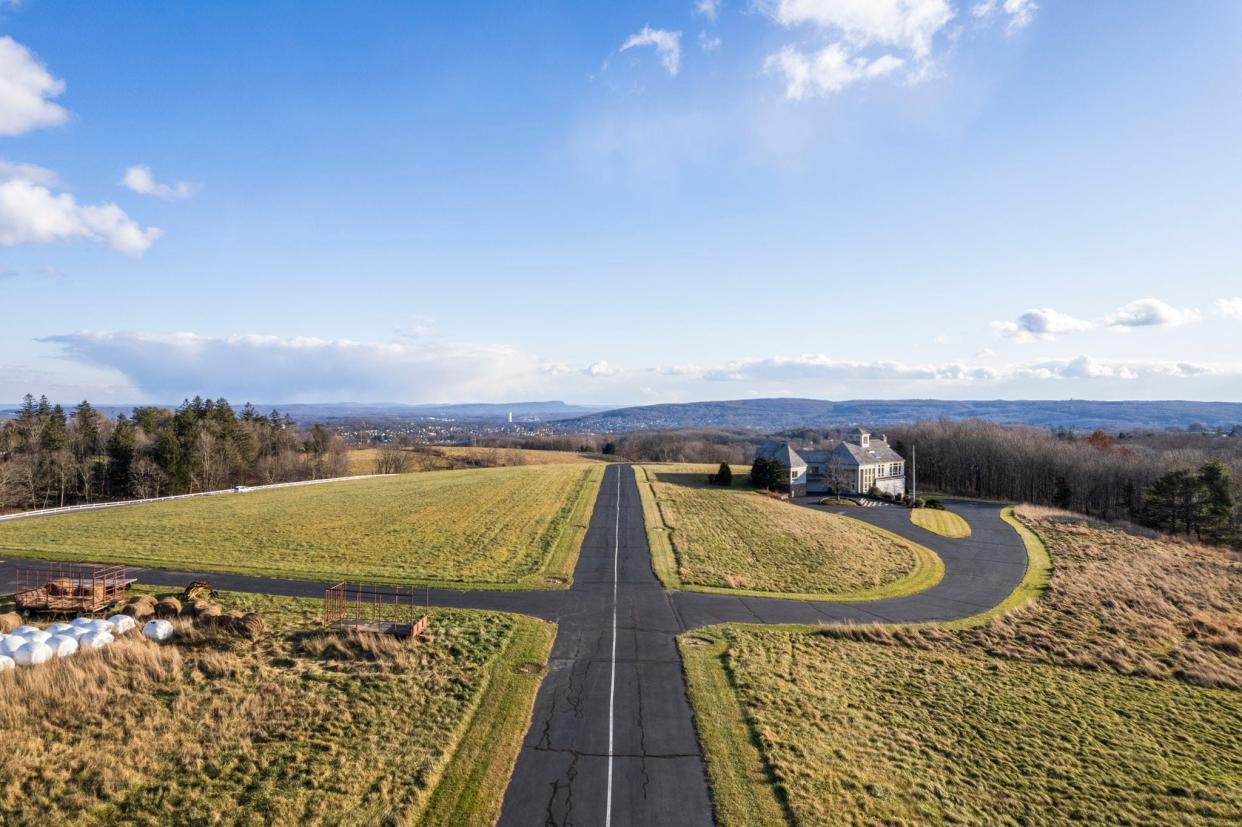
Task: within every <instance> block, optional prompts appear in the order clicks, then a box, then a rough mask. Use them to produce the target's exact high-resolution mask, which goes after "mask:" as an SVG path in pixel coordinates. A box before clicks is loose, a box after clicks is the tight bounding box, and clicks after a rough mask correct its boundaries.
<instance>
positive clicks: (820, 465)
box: [755, 428, 906, 497]
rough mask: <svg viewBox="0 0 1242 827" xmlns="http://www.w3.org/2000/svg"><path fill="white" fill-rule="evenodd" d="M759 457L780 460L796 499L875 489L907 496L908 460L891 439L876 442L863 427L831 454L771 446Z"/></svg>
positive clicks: (884, 438) (785, 445) (771, 444)
mask: <svg viewBox="0 0 1242 827" xmlns="http://www.w3.org/2000/svg"><path fill="white" fill-rule="evenodd" d="M755 457H756V458H760V457H762V458H764V459H773V460H776V462H777V463H779V464H780V465H781V467H782V468H784V469H785V471H786V473H787V474H788V476H789V490H790V492H792V493H793V495H794V496H796V497H798V496H804V495H806V494H828V493H832V492H833V491H838V490H839V491H841V492H842V493H851V494H866V493H869V492H870V491H871V489H872V488H876V489H878V490H880V491H883V492H884V493H886V494H891V495H894V496H898V497H901V496H904V495H905V493H906V461H905V460H904V459H902V458H901V455H900V454H898V453H897V452H896V451H894V450H893V449H892V447H890V446H889V444H888V438H887V437H885V436H884V435H883V434H881V435H880V436H879V438H877V439H872V438H871V434H870V433H868V432H867V431H864V430H863V429H862V428H858V429H857V430H855V431H853V432H851V433H850V434H848V435H847V436H846V438H845V439H844V440H842V441H841V442H839V443H837V445H836V446H835V447H834V448H832V449H831V450H828V451H809V450H804V451H795V450H794V449H793V447H791V446H790V445H788V444H782V443H768V444H767V445H764V446H763V447H761V448H760V449H759V450H758V451H757V452H756V453H755Z"/></svg>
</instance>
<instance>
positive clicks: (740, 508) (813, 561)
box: [635, 465, 944, 600]
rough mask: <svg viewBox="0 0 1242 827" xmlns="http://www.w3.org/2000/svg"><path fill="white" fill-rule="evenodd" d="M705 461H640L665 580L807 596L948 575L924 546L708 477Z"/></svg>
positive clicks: (877, 591)
mask: <svg viewBox="0 0 1242 827" xmlns="http://www.w3.org/2000/svg"><path fill="white" fill-rule="evenodd" d="M715 470H716V468H715V467H713V466H706V465H643V466H638V467H636V469H635V471H636V474H637V481H638V487H639V494H640V497H641V499H642V503H643V514H644V517H645V519H646V524H647V538H648V541H649V544H650V546H651V551H652V561H653V567H654V568H655V571H656V574H657V576H659V577H660V579H661V581H662V582H663V583H664V585H665V586H667V587H669V588H684V589H693V590H700V591H720V592H730V593H741V594H757V595H774V594H782V595H786V596H802V597H806V598H808V599H831V600H875V599H879V598H882V597H894V596H898V595H902V594H911V593H914V592H917V591H922V590H923V589H926V588H929V587H930V586H933V585H935V583H937V582H938V581H939V580H940V578H941V577H942V576H943V575H944V565H943V563H942V562H941V560H940V558H939V557H937V556H936V555H935V554H934V553H933V552H931V551H930V550H929V549H926V548H924V547H922V546H919V545H917V544H915V543H911V542H909V541H907V540H904V539H902V538H900V537H898V536H896V535H895V534H891V533H889V532H887V531H883V530H882V529H879V528H875V527H874V526H871V525H869V524H867V523H864V522H862V521H860V520H855V519H851V518H849V517H843V516H839V515H836V514H828V513H825V512H822V511H814V510H811V509H808V508H801V507H798V506H794V505H790V504H789V503H785V502H780V501H778V500H774V499H772V498H771V497H768V496H766V495H764V494H762V493H759V492H757V491H754V490H751V489H750V488H748V487H747V485H746V475H747V473H748V470H749V469H747V468H745V467H740V466H739V467H736V468H735V469H734V484H733V486H732V487H729V488H722V487H718V486H712V485H708V484H707V482H706V477H707V474H708V473H714V472H715Z"/></svg>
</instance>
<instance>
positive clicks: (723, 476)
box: [716, 462, 733, 488]
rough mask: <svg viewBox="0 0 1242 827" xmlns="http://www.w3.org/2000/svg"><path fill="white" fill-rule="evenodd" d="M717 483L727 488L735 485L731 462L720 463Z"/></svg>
mask: <svg viewBox="0 0 1242 827" xmlns="http://www.w3.org/2000/svg"><path fill="white" fill-rule="evenodd" d="M716 484H717V485H723V486H724V487H725V488H728V487H729V486H730V485H733V469H732V468H730V467H729V463H727V462H722V463H720V470H718V471H717V472H716Z"/></svg>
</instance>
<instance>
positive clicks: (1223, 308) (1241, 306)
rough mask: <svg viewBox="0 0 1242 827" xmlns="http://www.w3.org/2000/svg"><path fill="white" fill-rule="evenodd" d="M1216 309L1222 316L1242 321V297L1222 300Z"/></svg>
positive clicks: (1217, 303)
mask: <svg viewBox="0 0 1242 827" xmlns="http://www.w3.org/2000/svg"><path fill="white" fill-rule="evenodd" d="M1216 309H1217V311H1219V312H1220V314H1221V315H1222V316H1226V317H1228V318H1230V319H1237V320H1238V321H1242V297H1235V298H1232V299H1221V300H1220V301H1218V302H1216Z"/></svg>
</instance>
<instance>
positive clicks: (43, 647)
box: [13, 640, 53, 666]
mask: <svg viewBox="0 0 1242 827" xmlns="http://www.w3.org/2000/svg"><path fill="white" fill-rule="evenodd" d="M52 657H53V655H52V647H51V646H48V645H47V644H46V643H42V642H36V641H33V640H32V641H29V642H28V643H25V644H23V645H22V648H20V649H18V650H17V654H16V655H14V656H13V660H14V661H16V662H17V665H18V666H37V665H38V664H40V663H47V662H48V661H49V660H51V659H52Z"/></svg>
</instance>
